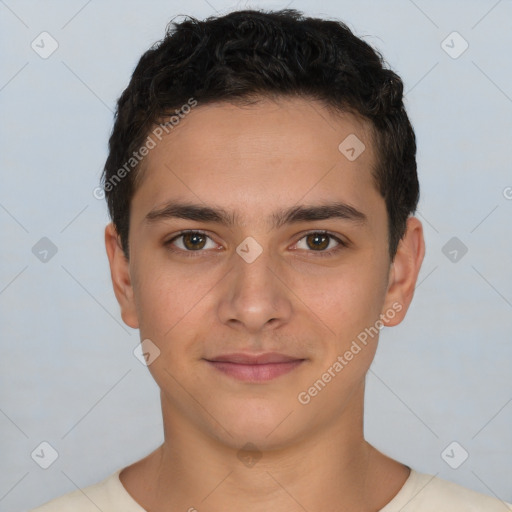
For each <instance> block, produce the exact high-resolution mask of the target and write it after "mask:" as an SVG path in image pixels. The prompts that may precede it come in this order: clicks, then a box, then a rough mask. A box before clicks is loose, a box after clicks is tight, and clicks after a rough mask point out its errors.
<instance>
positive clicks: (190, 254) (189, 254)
mask: <svg viewBox="0 0 512 512" xmlns="http://www.w3.org/2000/svg"><path fill="white" fill-rule="evenodd" d="M186 234H198V235H202V236H205V237H207V238H209V239H210V240H211V237H210V236H208V235H207V234H206V233H205V232H204V231H197V230H185V231H180V233H178V234H177V235H175V236H173V237H172V238H171V239H170V240H168V241H166V242H164V245H165V246H166V247H167V248H168V249H169V251H171V252H173V253H180V254H183V255H185V256H186V257H191V258H194V257H197V256H200V254H201V253H202V252H204V250H202V249H199V250H197V251H189V250H184V249H174V248H173V247H172V242H174V241H175V240H177V239H178V238H180V237H182V236H183V235H186ZM317 234H318V235H326V236H328V237H330V238H331V239H333V240H335V241H336V242H338V244H339V245H337V246H336V247H334V248H333V249H330V250H328V251H313V250H308V251H306V252H312V253H315V256H313V257H317V256H319V257H328V256H333V255H334V254H335V253H337V252H338V251H340V250H342V249H344V248H346V247H347V246H348V244H347V243H345V242H343V240H340V239H339V238H338V237H337V236H335V235H333V234H331V233H329V232H328V231H322V230H319V231H310V232H308V233H305V234H304V235H303V236H302V237H301V238H299V240H297V242H295V243H296V244H297V243H299V242H300V241H301V240H302V239H303V238H305V237H307V236H309V235H317Z"/></svg>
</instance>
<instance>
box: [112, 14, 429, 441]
mask: <svg viewBox="0 0 512 512" xmlns="http://www.w3.org/2000/svg"><path fill="white" fill-rule="evenodd" d="M402 90H403V87H402V82H401V80H400V78H399V77H398V76H397V75H396V74H395V73H394V72H393V71H391V70H389V69H386V67H385V66H384V64H383V60H382V58H381V56H380V55H379V54H378V53H377V52H376V51H375V50H374V49H372V48H371V47H370V46H369V45H368V44H366V43H365V42H363V41H362V40H361V39H359V38H357V37H356V36H355V35H354V34H353V33H352V32H351V31H350V30H349V29H348V28H347V26H346V25H344V24H343V23H340V22H338V21H326V20H320V19H314V18H306V17H303V16H302V15H301V14H300V13H299V12H297V11H294V10H283V11H279V12H270V13H265V12H261V11H237V12H232V13H230V14H228V15H225V16H221V17H213V18H209V19H207V20H205V21H198V20H195V19H193V18H189V19H186V20H185V21H183V22H182V23H179V24H176V23H175V24H174V25H173V26H172V27H171V28H170V29H169V30H168V32H167V34H166V37H165V38H164V39H163V40H162V41H160V42H159V43H158V44H157V45H155V46H154V47H153V48H152V49H150V50H148V51H147V52H146V53H145V54H144V55H143V56H142V58H141V59H140V61H139V63H138V65H137V67H136V68H135V71H134V73H133V76H132V79H131V81H130V84H129V85H128V87H127V88H126V90H125V91H124V92H123V94H122V95H121V97H120V98H119V101H118V105H117V113H116V120H115V124H114V129H113V132H112V135H111V138H110V143H109V150H110V152H109V156H108V159H107V161H106V165H105V172H104V188H105V193H106V198H107V202H108V207H109V211H110V215H111V218H112V224H111V225H109V226H108V227H107V230H106V243H107V251H108V254H109V259H110V264H111V269H112V279H113V283H114V290H115V292H116V296H117V298H118V301H119V303H120V305H121V312H122V316H123V319H124V321H125V322H126V323H127V324H128V325H130V326H131V327H134V328H139V329H140V331H141V339H149V340H151V345H150V346H151V347H154V349H153V350H155V351H156V352H155V353H158V357H157V358H155V359H154V361H153V362H152V363H151V365H150V371H151V372H152V374H153V376H154V377H155V380H156V381H157V383H158V384H159V386H160V388H161V390H162V402H163V408H164V415H165V411H166V410H167V411H172V412H173V415H172V416H173V418H181V419H182V420H183V421H185V422H188V424H190V425H194V426H195V427H196V428H198V429H200V430H202V431H203V432H208V433H209V434H210V435H212V436H213V437H216V438H217V439H221V440H223V442H225V443H228V444H229V443H231V444H233V446H234V447H236V446H241V445H243V444H245V442H247V441H252V442H254V443H255V444H257V445H259V446H262V445H263V444H265V445H268V446H270V445H273V446H278V445H282V443H285V442H289V441H290V440H291V439H298V438H300V437H301V436H303V435H304V433H305V432H306V431H309V432H312V431H314V430H315V429H316V428H318V426H319V425H320V424H322V425H324V426H325V425H334V424H336V421H337V420H339V419H340V418H341V417H342V415H343V414H344V411H346V410H348V409H350V407H352V408H353V410H354V411H356V410H359V407H360V402H359V401H358V400H359V399H362V390H363V388H364V385H363V384H364V376H365V374H366V372H367V370H368V367H369V365H370V364H371V361H372V359H373V356H374V353H375V348H376V341H377V339H378V331H379V330H380V328H381V327H382V326H384V325H388V326H392V325H396V324H397V323H399V322H400V321H401V320H402V319H403V317H404V315H405V312H406V310H407V308H408V306H409V303H410V301H411V300H412V295H413V290H414V285H415V282H416V278H417V274H418V272H419V268H420V266H421V261H422V258H423V253H424V243H423V237H422V230H421V224H420V223H419V221H418V220H417V219H415V218H414V217H412V216H411V214H413V213H414V211H415V209H416V206H417V202H418V198H419V185H418V179H417V174H416V161H415V152H416V145H415V137H414V132H413V129H412V127H411V124H410V122H409V120H408V117H407V114H406V112H405V109H404V105H403V101H402ZM190 205H192V206H190ZM184 230H188V231H189V233H188V235H187V234H185V235H183V233H182V231H184ZM180 234H181V235H180ZM198 242H199V243H198ZM318 249H320V250H318ZM321 252H324V253H325V254H323V255H322V254H320V253H321ZM364 333H366V335H365V334H364ZM234 352H244V353H249V352H250V353H254V354H260V353H267V352H279V353H281V354H285V355H287V356H288V357H289V358H291V359H293V360H294V361H300V364H298V365H297V367H296V368H294V369H293V370H292V371H290V372H288V373H286V374H283V375H280V376H278V377H276V378H274V379H270V380H268V381H265V382H253V381H247V380H240V379H237V378H234V377H233V376H232V375H227V374H226V373H225V371H224V370H225V368H224V370H219V368H218V366H219V365H215V364H213V365H212V364H211V362H212V361H215V360H216V358H218V356H220V355H222V354H228V353H234ZM345 354H346V357H345V358H344V355H345ZM350 354H352V355H350ZM340 356H341V358H342V360H343V362H342V361H340V359H339V357H340ZM217 362H218V361H217ZM340 366H341V368H340ZM326 372H327V373H326ZM315 382H316V383H317V384H316V385H314V384H315ZM313 388H314V389H313ZM324 388H325V389H324ZM315 389H316V391H315ZM308 390H310V391H308ZM191 397H193V399H192V398H191ZM313 398H314V400H313ZM356 398H357V400H356ZM351 400H352V402H351ZM207 403H208V404H209V413H208V414H206V413H205V409H204V407H203V406H201V405H198V404H203V405H204V404H207ZM349 404H352V405H350V407H349ZM292 409H293V410H296V414H295V415H294V422H293V424H288V425H285V426H284V427H283V428H280V429H279V431H278V432H276V433H275V434H273V435H272V436H271V437H268V438H267V437H266V434H267V433H268V432H270V431H271V430H272V429H273V427H276V426H277V424H278V423H279V421H281V420H282V417H283V413H286V412H288V411H290V410H292ZM242 410H243V412H244V414H240V411H242ZM220 418H224V419H225V421H222V422H220V421H219V420H220ZM175 421H178V420H175ZM228 431H229V432H228Z"/></svg>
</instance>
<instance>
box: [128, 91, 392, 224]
mask: <svg viewBox="0 0 512 512" xmlns="http://www.w3.org/2000/svg"><path fill="white" fill-rule="evenodd" d="M347 150H348V152H347ZM374 153H375V152H374V148H373V142H372V137H371V130H370V127H369V125H368V124H367V123H366V122H365V121H363V120H361V119H360V118H358V117H356V116H354V115H352V114H349V113H343V114H340V113H333V112H332V111H329V110H327V108H326V107H325V106H324V105H323V104H322V103H321V102H318V101H308V100H305V99H298V98H293V99H291V98H286V99H281V100H278V101H271V100H270V99H262V100H261V101H259V102H258V103H255V104H251V105H245V106H239V105H233V104H231V103H226V102H220V103H213V104H206V105H201V104H200V103H199V104H198V106H196V107H195V108H194V109H193V110H192V111H191V112H190V113H189V114H187V115H186V116H184V117H183V118H182V119H181V120H180V122H179V124H178V125H175V126H174V128H173V129H172V130H171V131H170V133H169V134H167V135H165V136H163V137H162V140H161V141H158V143H157V144H156V146H155V147H154V149H152V150H151V151H150V153H149V154H148V155H147V156H146V157H145V160H144V161H143V166H142V178H141V180H140V184H139V185H138V188H137V191H136V193H135V196H134V206H135V203H137V204H138V205H141V206H144V207H145V208H146V209H147V208H154V207H155V206H158V205H161V204H164V203H168V202H169V200H172V199H173V198H174V199H176V200H178V198H179V199H180V200H181V199H184V198H188V199H190V200H193V202H194V203H198V202H203V203H205V204H208V205H213V204H215V205H222V206H223V207H224V208H227V209H229V208H230V207H232V210H233V211H234V210H237V211H238V213H239V214H240V215H241V216H242V217H244V216H249V217H250V216H251V212H252V216H253V217H255V218H256V217H257V216H259V215H260V214H261V211H262V209H263V208H265V206H266V205H268V206H269V207H270V205H271V204H273V205H278V204H280V205H281V206H282V205H287V206H291V205H293V204H297V203H303V202H306V203H315V202H318V201H317V200H318V199H319V198H321V199H322V200H332V201H335V200H344V201H345V202H347V203H348V204H352V205H353V206H355V205H356V204H357V205H358V206H359V209H361V208H363V207H364V206H365V205H366V206H367V207H368V203H371V202H372V201H376V200H377V201H378V200H379V198H380V195H379V194H378V192H377V190H376V187H375V184H374V180H373V176H372V169H373V167H374V165H375V155H374ZM354 156H355V157H356V158H354ZM380 199H382V198H380ZM241 207H243V209H244V210H245V211H242V212H241V211H240V210H241ZM273 209H274V208H273ZM237 217H239V216H238V215H237Z"/></svg>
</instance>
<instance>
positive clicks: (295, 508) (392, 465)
mask: <svg viewBox="0 0 512 512" xmlns="http://www.w3.org/2000/svg"><path fill="white" fill-rule="evenodd" d="M356 394H358V396H354V397H353V400H352V403H351V404H349V406H348V407H347V409H350V410H347V411H346V413H345V414H343V417H341V418H338V419H337V421H336V422H332V424H329V425H325V426H324V427H323V429H322V431H319V432H315V433H310V434H309V435H308V436H305V435H304V436H303V437H302V438H301V439H297V440H295V441H294V442H292V443H290V444H288V445H287V446H282V447H280V448H278V449H276V448H273V449H269V450H265V447H261V448H254V451H245V452H241V451H240V450H239V449H236V448H234V447H230V446H227V445H226V443H222V442H219V441H218V440H216V439H214V438H212V436H208V435H206V434H205V433H204V432H203V431H200V430H197V429H196V428H195V427H194V426H192V425H190V422H182V421H181V417H180V416H179V415H178V414H176V411H174V410H173V409H172V407H171V406H170V404H168V403H167V402H166V400H165V397H162V411H163V417H164V433H165V441H164V443H163V444H162V446H160V447H159V448H158V449H157V450H155V451H154V452H153V453H151V454H150V455H149V456H148V457H146V458H145V459H143V460H142V461H139V462H138V463H136V464H135V465H133V466H130V467H129V468H126V469H125V470H124V471H123V477H122V478H121V481H122V482H123V484H124V485H125V487H126V488H127V490H128V491H129V492H131V494H132V496H133V497H134V498H135V499H136V500H137V501H138V502H139V503H140V504H141V505H142V506H143V508H145V509H146V510H151V511H160V510H187V511H188V510H191V511H192V512H193V511H194V509H196V510H197V511H198V512H201V511H202V510H208V511H221V510H222V511H235V510H239V509H240V508H241V507H240V504H241V503H243V507H242V508H243V509H244V511H247V512H263V511H268V510H271V509H274V510H280V511H283V512H288V511H289V512H304V510H309V511H311V510H319V509H330V510H332V509H336V510H347V511H348V510H350V511H362V512H366V511H370V510H372V511H375V510H379V509H380V508H382V507H383V506H384V505H385V504H386V503H387V502H389V501H390V500H391V498H392V497H393V496H394V495H395V494H396V492H398V490H399V489H400V487H401V486H402V485H403V483H404V481H405V479H406V478H407V476H408V468H406V467H405V466H402V465H400V464H398V463H396V462H395V461H392V460H391V459H389V458H387V457H386V456H384V455H383V454H381V453H380V452H378V451H377V450H375V448H373V447H372V446H371V445H370V444H368V443H367V442H366V441H365V439H364V437H363V412H362V411H363V395H364V387H362V388H361V390H360V392H359V393H356ZM244 444H245V443H243V442H241V443H238V445H244ZM376 482H378V484H376ZM333 504H335V505H333Z"/></svg>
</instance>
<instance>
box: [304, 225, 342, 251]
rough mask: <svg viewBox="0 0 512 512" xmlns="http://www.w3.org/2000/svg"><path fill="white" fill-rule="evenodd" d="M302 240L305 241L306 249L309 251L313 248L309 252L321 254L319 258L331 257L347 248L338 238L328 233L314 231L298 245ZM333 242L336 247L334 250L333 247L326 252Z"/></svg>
mask: <svg viewBox="0 0 512 512" xmlns="http://www.w3.org/2000/svg"><path fill="white" fill-rule="evenodd" d="M302 240H305V244H306V247H305V249H306V250H308V249H311V248H313V250H309V251H308V252H316V253H319V254H318V256H331V255H332V254H334V253H336V252H338V251H339V250H341V249H342V248H344V247H346V246H347V244H345V243H344V242H343V241H342V240H340V239H339V238H338V237H337V236H334V235H331V234H330V233H327V232H326V231H312V232H311V233H307V234H306V235H305V236H303V237H302V238H301V239H300V240H299V241H298V242H297V244H296V245H299V244H300V242H301V241H302ZM332 241H335V242H336V245H335V246H334V247H333V248H332V247H331V249H329V250H326V249H327V248H328V247H329V246H330V245H331V242H332ZM299 248H300V247H299ZM302 248H304V247H302Z"/></svg>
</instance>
